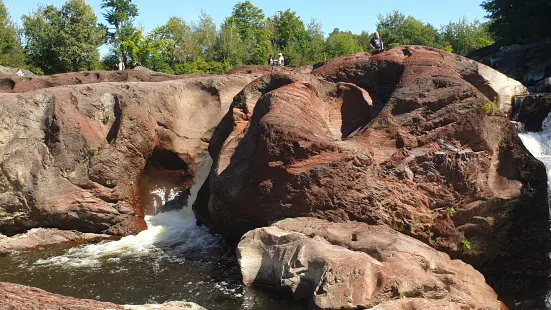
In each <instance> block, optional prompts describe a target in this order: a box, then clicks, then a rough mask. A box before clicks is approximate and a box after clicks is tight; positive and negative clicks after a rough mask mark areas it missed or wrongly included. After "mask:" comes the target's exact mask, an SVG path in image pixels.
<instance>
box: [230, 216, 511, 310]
mask: <svg viewBox="0 0 551 310" xmlns="http://www.w3.org/2000/svg"><path fill="white" fill-rule="evenodd" d="M237 256H238V259H239V264H240V266H241V273H242V275H243V282H244V283H245V285H253V284H255V285H267V286H270V287H274V288H276V289H279V290H281V291H284V292H290V293H292V295H293V296H294V297H295V298H297V299H305V300H309V301H310V302H311V303H312V305H313V307H314V308H315V309H368V308H369V309H371V308H372V307H375V306H378V305H380V304H381V303H385V302H387V304H386V305H385V304H383V306H382V307H381V309H391V308H393V307H392V306H391V304H393V303H392V302H390V303H388V302H389V301H394V304H396V302H399V303H400V304H402V303H410V304H415V306H413V305H412V306H409V307H406V309H415V308H417V307H419V308H420V309H421V308H422V309H426V307H427V305H426V304H431V303H433V304H435V305H436V304H437V305H438V306H437V308H438V309H444V308H445V309H500V307H501V305H500V303H499V302H498V301H497V295H496V294H495V292H494V291H493V290H492V288H490V287H489V286H488V285H487V284H486V283H485V281H484V277H483V276H482V275H481V274H480V273H479V272H478V271H476V270H474V268H472V267H471V266H469V265H467V264H465V263H463V262H462V261H459V260H451V259H450V258H449V256H448V255H446V254H444V253H441V252H438V251H436V250H434V249H432V248H431V247H429V246H428V245H426V244H424V243H422V242H420V241H418V240H415V239H413V238H411V237H407V236H405V235H403V234H400V233H398V232H396V231H394V230H392V229H391V228H389V227H386V226H373V225H368V224H365V223H357V222H348V223H330V222H327V221H323V220H318V219H313V218H296V219H287V220H283V221H280V222H277V223H275V224H273V225H272V226H270V227H264V228H259V229H256V230H253V231H250V232H248V233H247V234H245V235H244V236H243V238H242V239H241V241H240V243H239V245H238V247H237ZM406 299H413V300H408V301H407V302H405V300H406ZM421 304H422V305H423V306H422V307H421V306H420V305H421ZM379 308H380V307H379V306H378V307H376V308H375V309H379Z"/></svg>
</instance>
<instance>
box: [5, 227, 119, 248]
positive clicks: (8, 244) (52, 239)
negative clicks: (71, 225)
mask: <svg viewBox="0 0 551 310" xmlns="http://www.w3.org/2000/svg"><path fill="white" fill-rule="evenodd" d="M110 238H112V236H109V235H101V234H90V233H81V232H78V231H68V230H59V229H53V228H34V229H31V230H29V231H27V232H26V233H24V234H20V235H15V236H12V237H6V236H3V235H0V255H5V254H9V253H13V252H17V251H28V250H35V249H40V248H45V247H48V246H57V245H67V244H71V245H78V244H82V243H88V242H97V241H101V240H106V239H110Z"/></svg>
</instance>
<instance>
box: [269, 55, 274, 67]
mask: <svg viewBox="0 0 551 310" xmlns="http://www.w3.org/2000/svg"><path fill="white" fill-rule="evenodd" d="M268 65H270V66H272V67H273V66H274V57H273V56H272V54H270V59H268Z"/></svg>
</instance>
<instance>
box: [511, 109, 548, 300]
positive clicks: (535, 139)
mask: <svg viewBox="0 0 551 310" xmlns="http://www.w3.org/2000/svg"><path fill="white" fill-rule="evenodd" d="M519 125H522V124H519ZM519 137H520V139H521V140H522V143H523V144H524V146H525V147H526V148H527V149H528V151H530V153H532V155H534V157H536V158H537V159H538V160H539V161H541V162H542V163H543V164H544V165H545V169H546V170H547V193H548V201H549V206H551V113H549V115H547V117H546V118H545V120H544V121H543V123H542V131H540V132H523V133H519ZM549 213H550V218H551V208H550V211H549ZM549 256H550V257H551V253H550V254H549ZM545 303H546V308H547V309H551V292H548V293H547V296H546V298H545Z"/></svg>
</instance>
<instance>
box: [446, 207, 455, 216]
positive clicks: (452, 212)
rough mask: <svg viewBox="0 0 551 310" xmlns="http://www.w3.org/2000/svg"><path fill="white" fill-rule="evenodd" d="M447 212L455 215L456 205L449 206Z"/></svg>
mask: <svg viewBox="0 0 551 310" xmlns="http://www.w3.org/2000/svg"><path fill="white" fill-rule="evenodd" d="M446 212H447V213H448V215H449V216H450V217H452V216H454V215H455V212H456V211H455V208H454V207H449V208H448V209H446Z"/></svg>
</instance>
